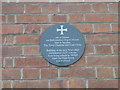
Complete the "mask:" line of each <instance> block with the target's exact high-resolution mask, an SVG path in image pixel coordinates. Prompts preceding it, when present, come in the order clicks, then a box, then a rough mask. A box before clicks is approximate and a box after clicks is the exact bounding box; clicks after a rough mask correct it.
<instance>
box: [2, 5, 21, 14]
mask: <svg viewBox="0 0 120 90" xmlns="http://www.w3.org/2000/svg"><path fill="white" fill-rule="evenodd" d="M2 13H23V5H2Z"/></svg>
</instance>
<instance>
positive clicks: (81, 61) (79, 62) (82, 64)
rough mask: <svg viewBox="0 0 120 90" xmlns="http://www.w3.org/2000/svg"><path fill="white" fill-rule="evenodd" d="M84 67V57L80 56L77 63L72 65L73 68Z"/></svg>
mask: <svg viewBox="0 0 120 90" xmlns="http://www.w3.org/2000/svg"><path fill="white" fill-rule="evenodd" d="M84 65H86V63H85V56H82V57H81V58H80V59H79V60H78V61H77V62H75V63H74V64H73V66H84Z"/></svg>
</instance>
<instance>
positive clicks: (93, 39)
mask: <svg viewBox="0 0 120 90" xmlns="http://www.w3.org/2000/svg"><path fill="white" fill-rule="evenodd" d="M86 40H87V41H86V42H87V43H92V44H93V43H94V44H96V43H104V44H105V43H118V34H94V35H86Z"/></svg>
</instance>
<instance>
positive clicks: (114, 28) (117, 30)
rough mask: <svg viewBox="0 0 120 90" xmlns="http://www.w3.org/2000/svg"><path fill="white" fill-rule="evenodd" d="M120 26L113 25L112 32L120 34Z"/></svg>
mask: <svg viewBox="0 0 120 90" xmlns="http://www.w3.org/2000/svg"><path fill="white" fill-rule="evenodd" d="M118 28H120V24H112V32H120V30H119V29H118Z"/></svg>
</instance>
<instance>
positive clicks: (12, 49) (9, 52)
mask: <svg viewBox="0 0 120 90" xmlns="http://www.w3.org/2000/svg"><path fill="white" fill-rule="evenodd" d="M2 49H3V50H2V55H3V56H20V55H21V54H22V47H20V46H3V47H2Z"/></svg>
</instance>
